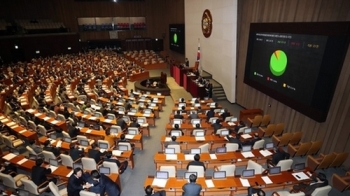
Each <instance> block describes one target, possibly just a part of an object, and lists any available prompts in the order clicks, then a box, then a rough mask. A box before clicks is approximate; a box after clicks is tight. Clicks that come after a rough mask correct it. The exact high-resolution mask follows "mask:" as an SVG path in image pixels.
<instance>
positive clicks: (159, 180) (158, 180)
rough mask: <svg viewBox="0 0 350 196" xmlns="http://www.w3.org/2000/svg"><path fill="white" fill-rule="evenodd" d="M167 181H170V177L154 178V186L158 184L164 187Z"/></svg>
mask: <svg viewBox="0 0 350 196" xmlns="http://www.w3.org/2000/svg"><path fill="white" fill-rule="evenodd" d="M167 182H168V179H158V178H154V179H153V182H152V186H157V187H162V188H164V187H165V185H166V183H167Z"/></svg>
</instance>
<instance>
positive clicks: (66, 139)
mask: <svg viewBox="0 0 350 196" xmlns="http://www.w3.org/2000/svg"><path fill="white" fill-rule="evenodd" d="M63 141H64V142H67V143H72V138H69V137H64V138H63Z"/></svg>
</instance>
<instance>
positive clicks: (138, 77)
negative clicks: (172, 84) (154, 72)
mask: <svg viewBox="0 0 350 196" xmlns="http://www.w3.org/2000/svg"><path fill="white" fill-rule="evenodd" d="M147 78H149V72H148V71H144V72H141V73H136V74H131V75H130V76H129V80H130V82H135V81H137V80H143V79H147Z"/></svg>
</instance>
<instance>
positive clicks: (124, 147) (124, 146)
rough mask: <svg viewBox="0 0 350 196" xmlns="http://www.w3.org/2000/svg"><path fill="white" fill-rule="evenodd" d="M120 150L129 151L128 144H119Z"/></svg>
mask: <svg viewBox="0 0 350 196" xmlns="http://www.w3.org/2000/svg"><path fill="white" fill-rule="evenodd" d="M118 150H120V151H128V150H129V148H128V146H127V145H118Z"/></svg>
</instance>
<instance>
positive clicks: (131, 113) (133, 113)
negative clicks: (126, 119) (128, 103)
mask: <svg viewBox="0 0 350 196" xmlns="http://www.w3.org/2000/svg"><path fill="white" fill-rule="evenodd" d="M135 114H136V113H135V112H128V115H132V116H134V115H135Z"/></svg>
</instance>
